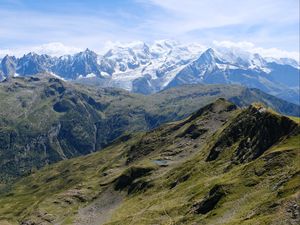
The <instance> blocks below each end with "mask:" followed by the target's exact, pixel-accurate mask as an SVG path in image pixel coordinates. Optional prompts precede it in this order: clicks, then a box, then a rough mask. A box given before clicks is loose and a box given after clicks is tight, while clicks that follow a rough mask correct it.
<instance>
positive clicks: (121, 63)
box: [0, 40, 300, 104]
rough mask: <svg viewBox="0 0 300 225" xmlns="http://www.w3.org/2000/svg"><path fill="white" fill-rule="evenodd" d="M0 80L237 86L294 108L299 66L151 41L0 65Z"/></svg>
mask: <svg viewBox="0 0 300 225" xmlns="http://www.w3.org/2000/svg"><path fill="white" fill-rule="evenodd" d="M0 71H1V72H0V80H3V79H5V78H7V77H11V76H29V75H35V74H37V73H43V72H49V73H52V74H55V75H56V76H59V77H61V78H63V79H65V80H71V81H76V82H80V83H82V82H83V83H86V82H87V83H97V85H99V86H104V87H119V88H123V89H126V90H129V91H132V92H135V93H142V94H151V93H156V92H158V91H161V90H164V89H166V88H169V87H174V86H179V85H182V84H198V83H203V84H240V85H243V86H246V87H250V88H258V89H260V90H262V91H264V92H266V93H269V94H271V95H275V96H277V97H280V98H283V99H285V100H288V101H290V102H294V103H297V104H299V82H300V81H299V63H298V62H296V61H295V60H293V59H272V58H263V57H262V56H260V55H259V54H253V53H249V52H246V51H244V50H242V49H232V48H220V47H215V48H207V47H204V46H202V45H200V44H180V43H178V42H175V41H168V40H162V41H156V42H154V43H153V44H151V45H149V44H146V43H143V42H134V43H130V44H123V45H116V46H114V47H112V48H111V49H110V50H109V51H107V52H106V53H105V54H104V55H98V54H96V53H95V52H93V51H91V50H89V49H86V50H85V51H83V52H80V53H77V54H75V55H66V56H61V57H51V56H49V55H38V54H35V53H28V54H26V55H24V56H22V57H20V58H16V57H14V56H6V57H4V58H3V59H2V61H1V66H0Z"/></svg>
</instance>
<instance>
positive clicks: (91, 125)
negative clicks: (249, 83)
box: [0, 75, 299, 181]
mask: <svg viewBox="0 0 300 225" xmlns="http://www.w3.org/2000/svg"><path fill="white" fill-rule="evenodd" d="M219 97H225V98H227V99H229V100H231V101H232V102H235V103H236V104H238V105H239V106H247V105H249V104H251V103H253V102H263V103H264V104H266V105H268V106H270V107H271V108H274V109H275V110H277V111H280V112H284V113H286V114H289V115H298V113H299V106H296V105H293V104H291V103H287V102H285V101H282V100H280V99H276V98H275V97H272V96H269V95H267V94H264V93H262V92H260V91H258V90H250V89H245V88H241V87H238V86H222V85H210V86H201V85H200V86H198V85H194V86H183V87H180V88H175V89H169V90H167V91H164V92H160V93H157V94H155V95H150V96H143V95H135V94H130V93H128V92H126V91H122V90H119V89H111V88H110V89H103V88H95V87H93V86H82V85H74V84H70V83H66V82H63V81H61V80H59V79H57V78H55V77H52V76H48V75H39V76H36V77H27V78H22V77H19V78H12V79H10V80H7V81H5V82H2V83H0V106H1V112H0V168H1V169H0V180H1V181H4V180H9V179H10V178H12V177H17V176H22V175H24V174H27V173H29V172H30V171H31V170H34V169H36V168H40V167H42V166H44V165H47V164H51V163H53V162H57V161H60V160H64V159H68V158H72V157H75V156H80V155H86V154H89V153H91V152H95V151H97V150H100V149H102V148H103V147H105V146H107V145H108V144H109V143H111V142H112V141H113V140H115V139H116V138H118V137H120V136H122V135H125V134H128V133H132V132H137V131H144V130H149V129H153V128H155V127H157V126H159V125H161V124H163V123H165V122H170V121H174V120H178V119H182V118H184V117H186V116H187V115H189V114H190V113H191V112H193V111H194V110H195V107H198V106H203V105H205V104H208V103H211V102H212V101H214V100H215V99H217V98H219Z"/></svg>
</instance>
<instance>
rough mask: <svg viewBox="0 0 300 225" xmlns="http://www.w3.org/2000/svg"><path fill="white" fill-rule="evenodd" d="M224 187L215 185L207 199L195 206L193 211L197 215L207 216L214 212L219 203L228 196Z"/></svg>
mask: <svg viewBox="0 0 300 225" xmlns="http://www.w3.org/2000/svg"><path fill="white" fill-rule="evenodd" d="M225 190H226V189H225V186H224V185H215V186H214V187H213V188H212V189H211V190H210V191H209V193H208V194H207V195H206V196H205V198H204V199H203V200H202V201H200V202H197V203H195V204H194V205H193V211H194V213H196V214H206V213H208V212H210V211H211V210H213V209H214V208H215V206H216V205H217V204H218V202H219V201H220V200H221V199H222V198H223V197H224V196H225V195H226V191H225Z"/></svg>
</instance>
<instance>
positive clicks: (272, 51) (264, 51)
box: [213, 41, 299, 62]
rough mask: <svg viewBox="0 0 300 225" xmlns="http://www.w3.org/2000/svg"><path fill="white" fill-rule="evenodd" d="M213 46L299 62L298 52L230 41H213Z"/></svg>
mask: <svg viewBox="0 0 300 225" xmlns="http://www.w3.org/2000/svg"><path fill="white" fill-rule="evenodd" d="M213 45H214V46H216V47H225V48H237V49H242V50H243V51H247V52H251V53H258V54H260V55H261V56H263V57H273V58H277V59H279V58H292V59H295V60H296V61H298V62H299V52H295V51H294V52H293V51H285V50H282V49H278V48H262V47H258V46H256V45H255V44H253V43H251V42H247V41H241V42H232V41H213Z"/></svg>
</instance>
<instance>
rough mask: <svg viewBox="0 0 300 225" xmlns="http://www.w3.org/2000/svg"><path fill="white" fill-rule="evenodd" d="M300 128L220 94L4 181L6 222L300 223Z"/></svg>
mask: <svg viewBox="0 0 300 225" xmlns="http://www.w3.org/2000/svg"><path fill="white" fill-rule="evenodd" d="M299 141H300V125H299V123H297V122H296V121H295V120H293V119H290V118H288V117H285V116H282V115H279V114H277V113H274V112H273V111H272V110H269V109H267V108H265V107H263V106H261V105H258V104H255V105H252V106H250V107H248V108H245V109H241V108H238V107H237V106H235V105H234V104H232V103H229V102H227V101H225V100H224V99H219V100H217V101H215V102H214V103H213V104H209V105H207V106H205V107H204V108H201V109H200V110H198V111H196V112H195V113H194V114H192V115H191V116H190V117H188V118H186V119H183V120H180V121H177V122H172V123H168V124H165V125H163V126H160V127H159V128H157V129H154V130H153V131H148V132H141V133H137V134H134V135H125V136H122V137H120V138H119V139H117V140H116V141H115V142H114V143H113V144H112V145H110V146H108V147H106V148H104V149H103V150H102V151H99V152H95V153H92V154H89V155H86V156H81V157H77V158H73V159H69V160H64V161H61V162H58V163H56V164H53V165H49V166H45V167H44V168H42V169H41V170H38V171H34V172H33V173H32V174H31V175H29V176H27V177H24V178H22V179H20V180H18V181H17V182H16V183H14V184H12V185H11V186H6V187H5V188H2V191H1V195H0V205H1V207H0V221H1V222H0V223H3V224H18V223H20V224H83V225H84V224H90V225H91V224H107V225H108V224H109V225H112V224H122V225H123V224H139V225H148V224H149V225H150V224H176V225H177V224H249V225H250V224H251V225H252V224H299V222H300V218H299V203H300V202H299V201H300V198H299V196H300V195H299V194H300V177H299V174H300V157H299V153H300V143H299Z"/></svg>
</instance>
